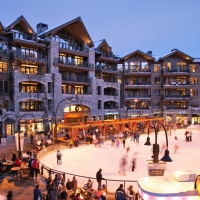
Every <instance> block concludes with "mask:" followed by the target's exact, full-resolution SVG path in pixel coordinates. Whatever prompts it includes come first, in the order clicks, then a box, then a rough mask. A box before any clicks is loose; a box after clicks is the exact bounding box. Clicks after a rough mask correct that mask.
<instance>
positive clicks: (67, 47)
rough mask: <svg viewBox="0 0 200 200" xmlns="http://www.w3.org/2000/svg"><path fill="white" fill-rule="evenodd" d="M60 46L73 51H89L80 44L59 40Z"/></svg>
mask: <svg viewBox="0 0 200 200" xmlns="http://www.w3.org/2000/svg"><path fill="white" fill-rule="evenodd" d="M59 47H60V48H62V49H68V50H72V51H81V52H84V53H88V51H89V50H88V48H83V47H82V46H78V45H69V44H67V43H63V42H59Z"/></svg>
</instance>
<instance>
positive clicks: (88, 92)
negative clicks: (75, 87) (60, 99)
mask: <svg viewBox="0 0 200 200" xmlns="http://www.w3.org/2000/svg"><path fill="white" fill-rule="evenodd" d="M62 94H72V95H91V94H92V91H85V90H84V91H83V92H78V93H77V92H75V91H72V92H66V91H64V90H62Z"/></svg>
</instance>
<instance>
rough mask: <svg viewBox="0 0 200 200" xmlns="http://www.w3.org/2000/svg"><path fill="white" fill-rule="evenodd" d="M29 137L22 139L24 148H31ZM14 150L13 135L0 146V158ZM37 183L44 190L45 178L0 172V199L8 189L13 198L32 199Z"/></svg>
mask: <svg viewBox="0 0 200 200" xmlns="http://www.w3.org/2000/svg"><path fill="white" fill-rule="evenodd" d="M32 147H33V146H32V144H31V143H30V138H28V137H26V138H25V140H24V149H23V151H25V152H26V151H27V149H28V148H32ZM13 151H15V152H16V145H15V139H14V137H11V138H8V139H7V144H6V145H5V146H0V152H1V158H3V157H4V156H5V158H6V159H7V160H11V154H12V152H13ZM37 184H40V189H41V191H42V192H44V191H46V183H45V178H44V177H42V176H39V178H38V180H37V181H34V180H19V179H16V178H14V177H12V175H11V174H0V200H6V199H7V198H6V195H7V193H8V191H9V190H11V191H12V192H13V199H14V200H23V199H27V198H28V199H30V200H31V199H33V190H34V188H35V186H36V185H37ZM107 199H108V200H114V196H113V195H108V198H107Z"/></svg>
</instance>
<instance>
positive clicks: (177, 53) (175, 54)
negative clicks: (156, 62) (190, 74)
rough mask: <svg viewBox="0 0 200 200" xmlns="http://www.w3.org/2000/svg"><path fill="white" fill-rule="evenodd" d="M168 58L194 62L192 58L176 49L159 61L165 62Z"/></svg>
mask: <svg viewBox="0 0 200 200" xmlns="http://www.w3.org/2000/svg"><path fill="white" fill-rule="evenodd" d="M170 58H174V59H177V58H182V59H183V60H188V61H189V60H190V61H191V60H194V58H193V57H191V56H189V55H187V54H185V53H183V52H182V51H179V50H178V49H175V50H172V51H171V53H169V54H167V55H165V56H163V57H161V58H160V60H166V59H170Z"/></svg>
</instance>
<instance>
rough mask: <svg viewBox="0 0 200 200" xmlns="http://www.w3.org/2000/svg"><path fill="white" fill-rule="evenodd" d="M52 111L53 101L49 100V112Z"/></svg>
mask: <svg viewBox="0 0 200 200" xmlns="http://www.w3.org/2000/svg"><path fill="white" fill-rule="evenodd" d="M51 110H52V100H51V99H50V100H48V111H51Z"/></svg>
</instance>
